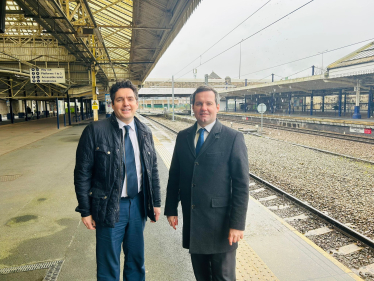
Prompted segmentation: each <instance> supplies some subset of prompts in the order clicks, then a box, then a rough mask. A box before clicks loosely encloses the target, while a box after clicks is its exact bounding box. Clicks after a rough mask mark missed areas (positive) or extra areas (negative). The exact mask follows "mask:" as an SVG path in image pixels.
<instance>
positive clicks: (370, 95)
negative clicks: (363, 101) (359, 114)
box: [368, 86, 373, 118]
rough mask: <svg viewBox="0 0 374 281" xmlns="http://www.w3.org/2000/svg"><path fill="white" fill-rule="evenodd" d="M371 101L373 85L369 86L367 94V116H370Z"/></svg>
mask: <svg viewBox="0 0 374 281" xmlns="http://www.w3.org/2000/svg"><path fill="white" fill-rule="evenodd" d="M372 102H373V86H370V90H369V96H368V118H370V117H371V111H372V108H371V107H372V105H371V103H372Z"/></svg>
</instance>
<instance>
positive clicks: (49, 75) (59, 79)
mask: <svg viewBox="0 0 374 281" xmlns="http://www.w3.org/2000/svg"><path fill="white" fill-rule="evenodd" d="M30 81H31V83H65V82H66V80H65V68H37V67H34V68H30Z"/></svg>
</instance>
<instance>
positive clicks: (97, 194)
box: [88, 188, 107, 199]
mask: <svg viewBox="0 0 374 281" xmlns="http://www.w3.org/2000/svg"><path fill="white" fill-rule="evenodd" d="M88 195H89V196H91V197H92V198H97V199H106V198H107V196H106V195H105V192H104V190H102V189H98V188H91V190H90V192H89V193H88Z"/></svg>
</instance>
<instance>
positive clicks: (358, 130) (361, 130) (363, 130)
mask: <svg viewBox="0 0 374 281" xmlns="http://www.w3.org/2000/svg"><path fill="white" fill-rule="evenodd" d="M349 132H350V133H359V134H364V133H365V129H363V128H354V127H349Z"/></svg>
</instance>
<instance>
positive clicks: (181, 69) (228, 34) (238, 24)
mask: <svg viewBox="0 0 374 281" xmlns="http://www.w3.org/2000/svg"><path fill="white" fill-rule="evenodd" d="M270 1H271V0H269V1H267V2H266V3H265V4H264V5H262V6H261V7H260V8H258V9H257V10H256V11H255V12H254V13H252V14H251V15H250V16H249V17H247V18H246V19H245V20H243V21H242V22H241V23H239V24H238V25H237V26H235V27H234V28H233V29H232V30H231V31H229V32H228V33H227V34H226V35H225V36H223V37H222V38H221V39H219V40H218V41H217V42H216V43H214V44H213V45H212V46H210V47H209V48H208V49H207V50H205V51H204V52H203V53H202V54H201V55H199V56H198V57H197V58H196V59H194V60H193V61H192V62H190V63H189V64H188V65H186V66H185V67H183V68H182V69H181V70H179V71H178V72H177V73H175V74H174V75H177V74H178V73H179V72H181V71H182V70H184V69H185V68H187V67H188V66H190V65H191V64H193V63H194V61H196V60H197V59H199V58H201V56H202V55H204V54H205V53H206V52H208V51H209V50H210V49H212V48H213V47H214V46H215V45H217V44H218V43H219V42H221V41H222V40H223V39H224V38H226V37H227V36H228V35H229V34H230V33H231V32H233V31H234V30H235V29H237V28H238V27H239V26H240V25H242V24H243V23H244V22H245V21H247V20H248V19H249V18H251V17H252V16H253V15H254V14H256V13H257V12H258V11H260V10H261V9H262V8H263V7H265V6H266V5H267V4H268V3H269V2H270Z"/></svg>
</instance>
